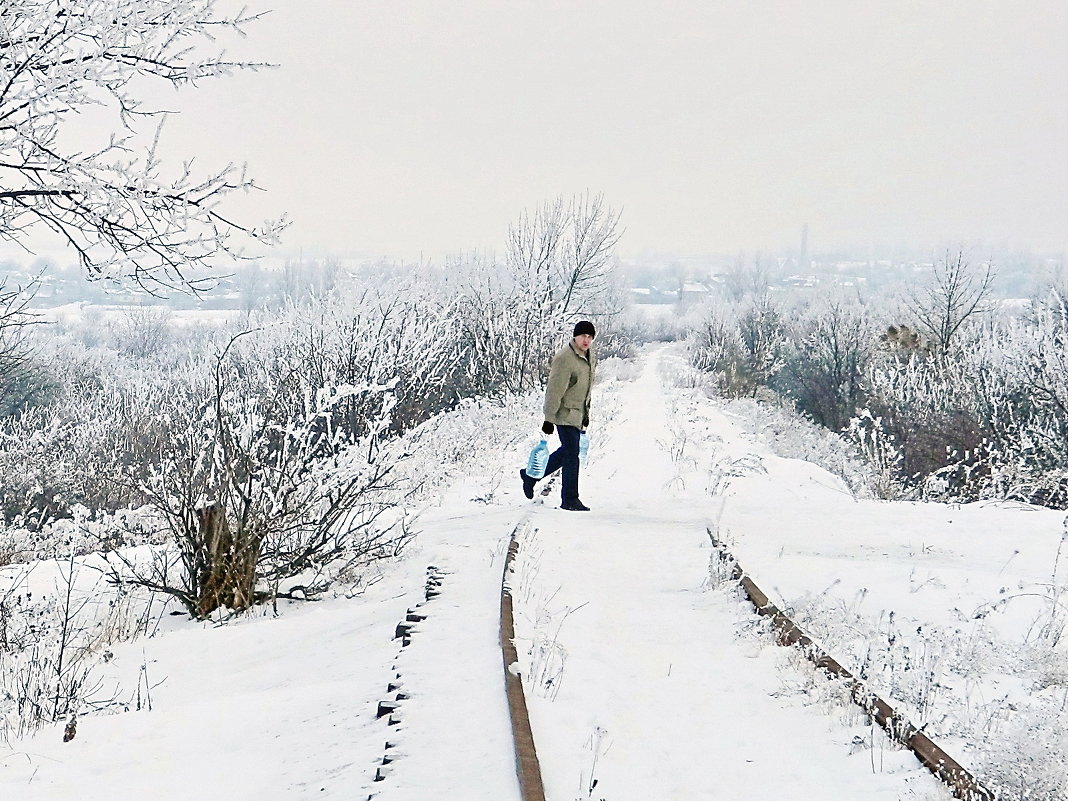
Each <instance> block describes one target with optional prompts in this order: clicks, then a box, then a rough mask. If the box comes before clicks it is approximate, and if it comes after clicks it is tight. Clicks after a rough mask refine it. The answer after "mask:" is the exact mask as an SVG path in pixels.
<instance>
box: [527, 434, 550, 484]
mask: <svg viewBox="0 0 1068 801" xmlns="http://www.w3.org/2000/svg"><path fill="white" fill-rule="evenodd" d="M548 464H549V446H548V445H547V444H546V442H545V440H542V441H541V442H539V443H538V444H537V445H535V446H534V447H533V448H532V449H531V451H530V458H529V459H527V475H528V476H530V477H531V478H541V477H543V476H544V475H545V467H546V465H548Z"/></svg>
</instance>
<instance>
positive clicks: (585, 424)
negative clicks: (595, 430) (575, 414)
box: [582, 414, 590, 429]
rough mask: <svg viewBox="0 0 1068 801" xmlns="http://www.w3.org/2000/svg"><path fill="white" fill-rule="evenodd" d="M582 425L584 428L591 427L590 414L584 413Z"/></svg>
mask: <svg viewBox="0 0 1068 801" xmlns="http://www.w3.org/2000/svg"><path fill="white" fill-rule="evenodd" d="M582 427H583V428H584V429H586V428H589V427H590V416H589V415H588V414H584V415H583V416H582Z"/></svg>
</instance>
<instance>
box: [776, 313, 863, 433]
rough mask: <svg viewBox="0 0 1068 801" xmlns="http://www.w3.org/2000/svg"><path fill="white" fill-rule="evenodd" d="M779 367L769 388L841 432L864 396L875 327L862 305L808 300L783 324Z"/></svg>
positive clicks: (814, 418) (821, 423) (820, 422)
mask: <svg viewBox="0 0 1068 801" xmlns="http://www.w3.org/2000/svg"><path fill="white" fill-rule="evenodd" d="M787 330H788V342H787V344H786V346H785V347H784V356H783V368H782V370H781V371H779V372H778V373H777V374H776V376H775V379H774V381H773V382H772V386H773V387H774V388H775V389H776V390H778V391H779V392H780V393H783V394H786V395H788V396H790V397H791V398H793V399H794V401H795V403H796V404H797V408H798V410H799V411H801V412H803V413H804V414H805V415H807V416H808V417H810V418H811V419H812V420H815V421H816V422H817V423H819V424H820V425H823V426H826V427H827V428H830V429H831V430H833V431H843V430H845V429H846V428H847V427H848V426H849V420H850V419H851V418H852V417H853V415H854V414H856V411H857V409H858V408H859V407H860V406H861V405H862V403H863V399H864V397H865V392H866V386H865V380H864V374H865V371H866V369H867V368H868V365H869V364H870V363H871V360H872V358H873V357H874V355H875V342H876V336H875V331H876V327H875V324H874V321H873V320H872V317H871V313H870V312H869V310H868V309H867V307H865V306H862V305H860V304H859V303H856V302H848V301H846V300H844V299H841V298H831V299H830V300H826V301H820V302H817V303H814V304H812V305H811V306H809V307H808V308H807V309H805V310H804V312H803V313H802V314H800V315H799V316H798V317H797V318H796V321H795V322H793V323H792V324H790V325H789V326H788V329H787Z"/></svg>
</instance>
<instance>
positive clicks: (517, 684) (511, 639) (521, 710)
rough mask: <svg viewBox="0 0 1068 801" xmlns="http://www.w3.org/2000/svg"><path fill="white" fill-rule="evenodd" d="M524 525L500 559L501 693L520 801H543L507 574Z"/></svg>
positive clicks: (539, 766)
mask: <svg viewBox="0 0 1068 801" xmlns="http://www.w3.org/2000/svg"><path fill="white" fill-rule="evenodd" d="M523 525H524V523H522V522H521V523H520V524H519V525H517V526H516V527H515V529H513V530H512V538H511V541H510V542H509V544H508V556H507V558H506V559H505V560H504V574H503V575H502V576H501V626H500V634H501V656H502V658H503V661H504V690H505V694H506V695H507V697H508V716H509V717H510V718H511V720H512V743H513V746H514V749H515V771H516V777H517V778H518V779H519V793H520V796H521V797H522V801H545V787H544V785H543V784H542V781H541V765H540V764H539V762H538V752H537V751H536V750H535V749H534V733H533V732H532V731H531V729H530V715H529V713H528V712H527V700H526V695H525V693H524V692H523V680H522V678H521V677H520V675H519V654H518V653H517V652H516V648H515V620H514V618H513V617H512V593H511V590H510V589H509V587H508V574H509V572H510V571H511V569H512V563H513V562H514V561H515V557H516V554H517V553H519V540H518V538H517V535H518V533H519V530H520V528H521V527H522V526H523Z"/></svg>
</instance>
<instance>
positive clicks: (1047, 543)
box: [0, 348, 1068, 801]
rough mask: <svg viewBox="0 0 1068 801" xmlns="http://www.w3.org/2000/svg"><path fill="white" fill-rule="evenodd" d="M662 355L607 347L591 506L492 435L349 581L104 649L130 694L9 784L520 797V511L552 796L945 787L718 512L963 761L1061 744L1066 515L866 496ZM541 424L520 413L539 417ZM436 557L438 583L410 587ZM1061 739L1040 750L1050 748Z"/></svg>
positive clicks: (5, 754) (39, 740) (526, 600)
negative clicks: (736, 571) (512, 720)
mask: <svg viewBox="0 0 1068 801" xmlns="http://www.w3.org/2000/svg"><path fill="white" fill-rule="evenodd" d="M671 358H672V357H671V355H670V349H669V348H658V349H648V350H646V351H644V352H643V354H642V358H641V364H640V369H634V370H629V371H628V370H627V369H618V368H617V369H615V370H613V369H612V368H610V367H608V366H607V365H606V370H605V371H604V372H605V375H606V376H608V375H609V374H610V373H613V372H615V373H616V374H617V375H621V376H623V380H613V379H612V378H608V379H607V380H604V381H602V382H601V383H600V384H599V386H598V388H597V390H596V394H595V406H594V415H593V424H594V425H593V428H592V429H591V436H592V437H593V439H594V450H593V451H592V452H591V456H590V462H589V465H588V466H587V468H586V469H585V470H584V473H583V480H582V496H583V500H584V501H585V502H586V503H587V504H589V505H590V506H591V507H593V511H592V512H589V513H570V512H563V511H561V510H559V509H558V508H556V506H557V505H558V501H557V495H556V488H555V487H551V491H550V494H549V495H548V496H546V497H542V496H536V500H535V501H534V502H533V503H531V502H529V501H527V500H526V499H525V498H523V496H522V494H521V492H520V487H519V481H518V478H517V477H516V475H515V470H516V469H517V468H518V466H519V464H520V463H521V462H522V457H523V454H522V453H521V452H516V451H517V450H521V448H519V449H517V448H516V446H515V443H514V441H513V439H512V438H511V437H504V438H503V440H504V445H505V447H503V448H502V447H501V445H500V444H499V442H498V440H499V439H500V438H499V437H495V432H494V431H493V430H488V431H487V432H486V440H485V442H484V443H480V444H481V445H482V446H483V447H484V449H485V451H484V452H485V460H484V462H482V464H483V467H482V469H481V470H474V471H472V472H471V473H470V474H469V475H466V476H464V477H463V478H462V479H461V480H459V481H458V482H456V483H455V484H453V485H452V486H451V488H450V489H449V490H448V491H447V492H444V493H443V496H442V498H441V501H440V503H439V504H437V505H436V506H435V507H434V508H433V509H430V510H428V511H427V513H426V514H424V515H423V517H422V518H421V520H420V526H421V533H420V535H419V537H418V538H417V540H416V541H415V543H414V544H413V545H412V546H410V548H409V549H408V550H407V551H406V553H405V554H404V556H403V557H402V558H400V559H398V560H396V561H395V562H392V563H390V564H387V565H384V566H381V567H382V573H381V575H380V576H377V577H375V580H373V581H368V582H365V584H364V585H363V586H362V587H360V588H359V592H358V593H356V594H354V596H353V597H344V596H340V597H336V598H333V599H331V600H325V601H321V602H318V603H308V604H303V605H301V604H289V605H286V606H284V607H283V608H282V609H281V614H280V615H279V616H274V615H273V614H272V612H271V610H261V611H258V612H257V613H255V614H253V615H250V616H248V617H246V618H244V619H242V620H240V621H237V622H231V623H229V624H227V625H224V626H212V625H206V624H200V623H192V622H188V621H185V620H181V619H178V618H166V619H165V620H164V622H163V625H162V626H161V630H160V633H158V634H157V635H156V636H154V637H151V638H144V639H139V640H136V641H133V642H126V643H117V644H114V645H113V646H111V648H110V650H111V652H112V653H113V657H112V658H110V659H109V661H108V662H107V663H106V664H101V665H100V666H99V668H98V671H99V673H98V677H99V679H100V680H101V681H102V685H101V686H102V692H109V693H111V694H112V695H115V696H116V697H117V696H120V695H121V696H122V697H124V698H129V699H130V702H129V704H128V706H129V707H130V711H125V712H124V711H120V709H121V707H116V706H112V707H111V709H110V711H111V712H114V713H115V714H94V715H87V716H84V717H82V718H81V719H80V720H79V723H78V733H77V736H76V738H75V739H74V740H73V741H71V742H69V743H63V742H62V724H57V725H55V726H50V727H46V728H45V729H43V730H41V731H39V732H38V733H36V734H34V735H32V736H29V737H26V738H23V739H21V740H15V741H12V742H11V743H10V744H8V745H7V746H4V747H0V798H4V799H8V798H11V799H19V800H20V801H22V800H23V799H25V800H26V801H34V800H35V799H36V800H39V801H45V800H46V799H47V800H48V801H58V800H59V799H65V798H71V797H77V798H82V799H87V800H88V801H94V800H95V799H109V801H122V799H144V798H152V799H172V798H173V799H178V798H182V799H184V798H187V797H189V795H190V794H191V793H203V792H208V793H210V794H211V795H212V796H218V797H226V798H231V799H238V800H242V801H243V800H244V799H248V800H249V801H252V800H253V799H256V800H257V801H271V799H279V800H281V799H287V801H288V800H289V799H301V798H309V799H310V798H320V799H327V798H329V799H363V798H368V797H374V798H376V799H381V800H382V801H392V800H393V799H413V800H414V799H420V800H422V799H428V798H435V799H457V801H479V800H480V799H486V800H487V801H490V799H492V800H493V801H503V800H504V799H510V798H518V786H517V783H516V779H515V776H514V765H513V757H512V753H511V736H510V731H509V728H508V717H507V708H506V705H505V699H504V691H503V687H504V683H503V676H502V666H501V657H500V651H499V646H498V642H497V633H498V628H497V624H498V609H499V606H498V604H499V590H500V581H501V573H502V569H503V560H504V553H505V546H506V543H507V539H508V537H509V535H510V534H511V532H512V530H513V529H515V528H516V527H517V526H518V527H519V530H520V532H521V540H522V544H521V551H520V556H519V559H518V561H517V564H516V567H515V572H514V574H513V575H512V577H511V586H512V587H513V593H514V597H515V604H516V624H517V645H518V647H519V652H520V659H521V665H520V669H521V671H522V675H523V677H524V682H525V685H526V689H527V697H528V703H529V705H530V708H531V718H532V726H533V731H534V738H535V741H536V744H537V747H538V751H539V756H540V759H541V767H542V773H543V777H544V780H545V785H546V789H547V797H548V798H550V799H552V801H577V799H587V798H589V799H606V801H620V800H622V799H642V801H647V799H673V798H687V799H699V798H708V799H713V798H728V797H737V796H742V797H748V798H789V799H809V798H811V799H816V798H819V799H841V800H842V801H854V800H855V799H888V800H889V799H944V798H948V794H947V791H946V790H945V788H943V787H942V786H941V785H940V784H939V783H938V782H937V781H936V780H935V779H934V778H933V777H931V776H930V775H929V774H928V773H927V772H926V770H924V769H923V768H921V767H920V766H919V764H918V763H917V762H916V760H915V759H914V758H913V757H912V756H911V755H910V754H908V753H907V752H905V751H902V750H900V749H898V748H897V747H895V746H893V745H892V744H890V743H889V742H888V741H887V740H886V739H885V738H884V737H883V736H882V734H881V733H880V732H879V731H878V730H874V731H873V729H872V727H871V725H870V724H869V722H868V721H867V720H866V718H865V717H864V716H863V715H862V714H861V713H859V712H858V711H857V710H856V709H855V708H854V707H852V706H850V705H849V704H848V703H846V702H845V701H844V693H843V691H842V689H841V688H840V687H838V686H837V685H836V684H835V683H834V682H828V681H825V680H824V679H822V678H820V676H819V675H818V674H817V673H816V672H815V671H813V670H811V669H810V668H808V667H807V666H806V664H805V663H804V662H803V660H801V659H800V658H799V657H798V656H797V654H796V652H794V651H792V650H790V649H782V648H779V647H777V646H775V645H774V644H772V640H771V638H770V637H769V636H767V634H766V631H765V629H764V626H763V624H761V623H759V622H758V621H757V618H756V617H755V615H754V614H753V613H752V610H751V608H749V607H747V606H746V604H745V603H743V602H742V601H741V600H740V598H739V594H738V592H737V589H736V588H735V587H733V586H732V585H731V583H730V582H729V581H725V580H724V577H723V576H722V575H721V574H720V573H719V572H718V571H717V570H716V569H715V563H716V560H715V559H714V551H713V549H712V547H711V542H710V540H709V537H708V533H707V530H708V529H709V528H711V529H713V530H714V531H716V532H717V533H718V535H719V536H720V537H721V538H722V539H724V540H726V541H727V542H728V543H729V544H730V546H731V548H732V550H733V551H734V553H735V555H736V556H737V557H738V559H739V560H740V562H741V564H742V565H743V567H744V568H745V569H746V570H747V571H748V572H749V573H750V574H751V575H752V576H753V577H754V579H755V580H756V582H757V583H758V584H759V585H760V586H761V587H762V588H763V589H764V590H765V591H767V592H768V593H769V594H770V595H772V596H773V600H775V601H776V602H777V603H779V604H780V605H781V606H782V607H784V608H786V609H787V610H788V611H790V612H791V613H792V614H794V616H795V618H796V619H797V620H798V621H799V622H800V623H801V624H802V625H803V626H805V627H806V628H807V629H809V630H810V632H811V633H812V634H813V635H815V636H816V637H817V638H818V639H820V641H821V643H822V644H823V645H824V646H825V647H826V649H827V650H829V651H830V652H831V653H832V654H834V655H835V656H837V657H838V658H839V659H840V660H841V661H843V662H844V663H846V665H847V667H851V668H852V669H854V670H855V671H857V672H858V673H861V674H864V675H865V678H867V679H868V680H870V681H871V682H872V684H873V686H874V688H875V689H876V690H878V691H880V692H881V693H883V694H884V696H885V697H887V700H889V701H890V702H891V703H892V704H894V705H895V706H899V707H900V708H901V709H902V710H903V711H904V712H905V713H906V714H907V715H908V716H909V717H910V718H911V719H912V720H913V722H915V723H917V724H918V725H927V729H926V731H927V732H928V733H929V734H931V735H932V736H934V737H935V739H936V740H938V741H939V742H940V743H941V744H942V745H944V747H946V748H947V750H948V751H949V752H950V753H951V754H952V755H953V756H955V757H957V758H958V759H959V760H960V761H962V762H964V763H965V764H967V765H973V764H980V765H984V766H986V767H988V768H989V769H990V770H991V771H995V772H996V771H997V770H1001V769H1003V768H1004V767H1005V766H1004V765H1003V764H1002V763H1001V762H998V761H997V759H994V758H993V757H992V756H991V752H990V749H988V748H986V745H987V744H997V745H999V746H1000V745H1001V744H1002V743H1005V742H1008V743H1011V748H1012V749H1014V750H1015V751H1016V754H1014V756H1016V757H1019V756H1020V755H1021V754H1022V757H1023V758H1025V759H1026V758H1029V757H1028V754H1027V753H1026V751H1027V748H1028V747H1031V748H1033V749H1035V750H1036V751H1037V750H1038V749H1039V747H1040V746H1039V744H1041V748H1046V747H1047V745H1048V744H1049V743H1053V747H1055V748H1056V747H1060V745H1059V744H1060V743H1062V742H1063V741H1062V740H1061V739H1059V738H1063V736H1064V735H1063V734H1061V732H1063V731H1064V730H1065V726H1064V725H1063V723H1064V711H1063V698H1064V695H1065V687H1066V684H1068V680H1066V676H1065V675H1064V673H1065V672H1066V671H1065V668H1064V664H1065V660H1064V654H1063V650H1062V649H1063V646H1061V645H1060V644H1059V641H1058V640H1057V639H1056V636H1057V634H1058V632H1060V631H1062V630H1063V624H1064V617H1063V605H1062V598H1061V596H1060V594H1059V593H1061V592H1062V591H1063V587H1064V578H1063V575H1056V574H1055V573H1054V570H1055V563H1056V560H1057V557H1058V548H1059V546H1060V543H1061V533H1062V528H1061V519H1062V517H1063V515H1061V514H1059V513H1055V512H1051V511H1048V510H1039V509H1032V508H1025V507H1018V506H1014V507H1003V506H996V505H975V506H968V507H948V506H942V505H934V504H904V503H886V502H877V501H872V500H866V499H863V498H857V497H854V495H853V494H852V493H850V492H849V491H848V490H847V489H846V488H845V486H844V484H843V483H842V482H841V481H840V480H839V479H837V478H836V477H834V476H832V475H831V474H830V473H828V472H826V471H824V470H822V469H821V468H819V467H816V466H814V465H812V464H810V463H806V462H801V461H798V460H795V459H786V458H782V457H778V456H775V455H774V454H773V453H772V451H771V450H770V449H769V448H768V447H767V446H766V445H764V444H762V443H761V442H759V441H755V440H753V439H752V438H751V437H749V436H747V435H746V434H745V433H744V432H745V431H746V430H747V428H749V426H747V425H745V424H743V423H744V421H741V420H739V419H738V418H737V417H736V416H735V415H736V413H735V412H734V411H732V410H731V408H730V407H729V406H728V407H724V406H723V405H722V404H720V403H719V402H717V401H712V400H709V399H707V398H705V397H703V396H702V395H701V394H700V393H698V392H696V391H695V390H686V389H679V388H675V387H673V386H671V385H670V382H667V381H665V380H664V377H663V374H662V373H663V371H662V370H660V369H658V368H659V367H660V366H662V365H664V364H665V363H668V362H669V361H670V359H671ZM537 422H538V418H537V409H531V431H532V433H533V431H534V430H536V428H535V427H536V425H537ZM529 444H533V435H532V437H531V442H530V443H528V445H529ZM510 461H511V462H514V465H515V466H514V467H510V468H506V467H503V465H505V464H508V463H509V462H510ZM430 566H433V567H434V568H435V569H436V570H439V571H441V575H442V577H443V578H442V583H441V587H440V595H438V596H437V597H435V598H433V599H431V600H429V601H425V602H424V582H425V580H426V576H427V572H426V571H427V568H428V567H430ZM48 570H49V566H48V565H42V566H40V568H39V569H38V570H37V571H35V573H34V575H35V578H34V580H35V581H41V580H42V576H47V575H49V573H48ZM53 570H54V568H53ZM16 575H21V573H20V572H18V571H17V570H16V569H14V568H8V569H6V570H4V571H3V572H2V573H0V577H6V581H7V582H8V584H10V582H11V581H12V580H13V578H14V577H15V576H16ZM52 575H54V573H53V574H52ZM7 589H8V587H7V586H2V585H0V595H3V593H4V592H5V591H6V590H7ZM38 591H39V592H40V591H47V589H45V590H38ZM420 604H421V605H420ZM409 609H416V610H417V611H418V612H419V614H421V615H425V620H423V621H422V622H419V623H417V624H415V627H414V630H413V633H412V636H411V641H410V644H408V645H407V646H403V645H402V644H401V641H400V640H397V639H394V638H393V635H394V629H395V627H396V624H397V623H398V622H399V621H401V620H403V619H404V618H405V615H406V614H407V610H409ZM1058 649H1061V650H1058ZM1020 658H1024V659H1025V661H1026V662H1027V664H1028V665H1029V667H1028V668H1027V671H1037V672H1026V671H1022V670H1021V669H1018V668H1017V667H1016V664H1017V663H1018V662H1019V661H1020ZM1039 674H1041V675H1039ZM391 683H394V684H396V683H399V684H400V687H399V688H398V689H395V690H392V691H387V686H388V685H389V684H391ZM116 687H120V688H121V691H119V692H116V690H115V688H116ZM145 687H150V688H151V690H150V693H149V692H146V691H145V690H144V688H145ZM136 688H141V692H140V693H135V689H136ZM398 692H400V693H403V694H406V695H407V696H409V697H408V698H407V699H405V700H403V701H401V704H400V707H399V710H398V712H397V714H396V716H395V717H396V720H397V724H396V725H391V724H390V722H389V720H388V717H383V718H378V717H376V710H377V706H378V701H379V700H384V699H389V698H393V697H395V696H396V695H397V693H398ZM149 696H150V701H151V703H150V708H148V707H149V703H148V697H149ZM137 701H140V706H141V707H142V708H141V710H140V711H137V710H136V707H137V705H138V703H137ZM1058 704H1061V706H1060V708H1059V710H1058ZM1012 710H1022V711H1023V712H1026V713H1028V715H1030V716H1028V717H1022V718H1017V717H1014V715H1013V713H1012ZM1040 713H1041V715H1040ZM1035 716H1038V717H1035ZM1043 716H1044V717H1043ZM1021 721H1023V722H1021ZM1028 721H1037V723H1035V724H1031V723H1028ZM1032 725H1041V726H1045V727H1046V728H1045V729H1041V730H1039V731H1035V732H1033V734H1032V736H1031V737H1030V739H1029V740H1028V739H1026V738H1025V737H1023V736H1022V735H1021V734H1020V732H1019V731H1018V729H1020V727H1021V726H1022V727H1023V728H1024V729H1027V727H1028V726H1032ZM387 741H388V742H389V743H390V747H389V748H387V747H386V743H387ZM1057 753H1059V754H1060V755H1061V756H1060V759H1059V760H1058V759H1056V758H1054V759H1050V758H1049V757H1048V756H1047V758H1046V760H1045V762H1046V765H1047V767H1049V766H1053V767H1055V766H1056V765H1057V764H1058V763H1059V764H1060V765H1061V767H1062V768H1063V753H1064V749H1063V748H1061V750H1060V751H1059V752H1057ZM387 754H388V755H389V759H390V764H389V765H388V766H387V767H388V771H386V775H385V778H384V780H382V781H378V782H376V781H375V780H374V779H375V777H376V773H377V771H378V769H379V767H381V766H382V763H383V757H384V756H386V755H387ZM1040 756H1041V754H1037V753H1036V754H1035V755H1034V757H1035V760H1038V758H1039V757H1040ZM1012 764H1015V765H1016V766H1017V769H1018V770H1021V769H1023V768H1020V765H1024V766H1025V767H1026V766H1027V765H1031V764H1032V763H1031V762H1026V761H1025V762H1017V763H1012ZM1027 769H1028V770H1030V768H1027ZM1062 775H1063V771H1062ZM1025 778H1027V777H1025ZM1031 779H1033V782H1032V783H1033V786H1034V787H1036V788H1038V789H1039V790H1041V789H1042V787H1045V786H1046V785H1040V784H1039V781H1040V780H1042V781H1045V780H1046V779H1044V778H1043V777H1042V776H1039V775H1038V774H1037V773H1035V774H1034V775H1033V776H1031V777H1030V779H1029V780H1031ZM595 781H596V784H594V782H595ZM1049 781H1053V780H1052V779H1050V780H1049ZM1048 786H1050V787H1052V786H1053V785H1052V784H1049V785H1048ZM1007 797H1016V796H1007ZM1030 797H1032V798H1036V799H1038V798H1042V799H1047V798H1048V799H1053V798H1057V797H1058V796H1057V795H1054V794H1048V795H1041V794H1038V793H1037V791H1036V794H1034V795H1032V796H1030Z"/></svg>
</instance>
